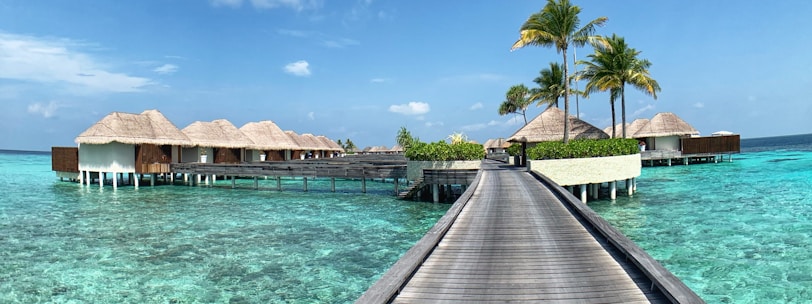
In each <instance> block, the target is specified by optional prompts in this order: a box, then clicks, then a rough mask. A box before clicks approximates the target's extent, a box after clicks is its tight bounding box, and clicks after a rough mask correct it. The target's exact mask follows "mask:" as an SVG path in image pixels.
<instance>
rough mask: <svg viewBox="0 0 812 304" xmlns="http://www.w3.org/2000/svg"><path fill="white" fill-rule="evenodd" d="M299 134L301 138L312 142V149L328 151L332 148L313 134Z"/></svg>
mask: <svg viewBox="0 0 812 304" xmlns="http://www.w3.org/2000/svg"><path fill="white" fill-rule="evenodd" d="M299 136H300V138H302V139H304V140H305V141H306V142H308V143H309V144H310V146H311V147H312V148H311V150H317V151H328V150H330V148H329V147H328V146H327V145H325V144H324V143H323V142H322V141H321V140H319V139H318V138H317V137H316V136H315V135H313V134H310V133H304V134H302V135H299Z"/></svg>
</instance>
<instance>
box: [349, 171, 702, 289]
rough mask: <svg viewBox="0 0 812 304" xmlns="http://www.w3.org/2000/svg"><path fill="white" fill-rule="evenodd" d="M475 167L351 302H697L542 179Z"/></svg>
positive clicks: (617, 234) (575, 201)
mask: <svg viewBox="0 0 812 304" xmlns="http://www.w3.org/2000/svg"><path fill="white" fill-rule="evenodd" d="M482 167H483V169H482V170H480V171H479V173H478V174H477V176H476V178H475V179H474V181H473V183H472V184H471V185H470V186H469V187H468V189H467V190H466V192H465V193H463V195H462V196H461V197H460V198H459V199H458V200H457V201H456V202H455V203H454V205H453V206H452V207H451V208H450V209H449V211H448V212H447V213H446V215H445V216H443V217H442V218H441V219H440V220H439V221H438V222H437V223H436V224H435V225H434V227H432V229H431V230H430V231H429V232H428V233H427V234H426V235H425V236H424V237H423V238H422V239H421V240H420V241H418V243H417V244H416V245H415V246H414V247H412V248H411V249H410V250H409V251H407V252H406V254H404V256H403V257H402V258H401V259H400V260H398V261H397V262H396V263H395V264H394V265H393V266H392V267H391V268H390V269H389V270H388V271H387V272H386V273H384V275H383V276H382V277H381V278H380V279H379V280H378V281H377V282H376V283H375V284H374V285H372V286H371V287H370V288H369V289H368V290H367V291H366V292H365V293H364V294H363V295H362V296H361V297H360V298H358V300H357V301H356V303H391V302H398V303H400V302H407V303H412V302H419V303H426V302H430V303H434V302H442V303H446V302H460V301H462V302H505V301H522V302H526V301H542V302H551V301H552V302H572V301H575V302H589V303H592V302H600V303H607V302H615V303H628V302H646V303H648V302H654V303H661V302H671V303H704V301H703V300H702V299H700V298H699V297H698V296H697V295H696V294H695V293H694V292H693V291H692V290H690V289H689V288H688V287H687V286H685V285H684V283H682V281H680V280H679V279H678V278H676V277H675V276H674V275H673V274H671V273H670V272H669V271H668V270H667V269H665V268H664V267H663V266H662V265H661V264H660V263H659V262H657V261H656V260H654V259H653V258H651V256H649V255H648V254H647V253H646V252H645V251H643V250H642V249H641V248H639V247H638V246H637V245H636V244H634V242H632V241H631V240H629V239H628V238H627V237H626V236H624V235H623V234H622V233H620V232H619V231H618V230H617V229H615V228H614V227H612V226H611V225H609V223H608V222H606V221H605V220H603V219H602V218H601V217H600V216H598V215H597V214H596V213H595V212H593V211H592V210H591V209H590V208H589V207H587V206H586V205H584V204H583V203H581V202H580V201H579V200H578V199H577V198H575V197H574V196H573V195H572V194H570V193H568V192H567V191H566V190H564V189H563V188H562V187H560V186H558V185H556V184H555V183H553V182H552V181H550V180H549V179H547V178H546V177H544V176H541V175H538V174H533V173H527V172H526V171H523V170H519V169H516V168H511V167H507V166H499V165H498V164H495V163H494V162H489V161H485V162H483V166H482Z"/></svg>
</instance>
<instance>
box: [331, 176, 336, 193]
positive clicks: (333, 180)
mask: <svg viewBox="0 0 812 304" xmlns="http://www.w3.org/2000/svg"><path fill="white" fill-rule="evenodd" d="M330 192H336V178H335V177H331V178H330Z"/></svg>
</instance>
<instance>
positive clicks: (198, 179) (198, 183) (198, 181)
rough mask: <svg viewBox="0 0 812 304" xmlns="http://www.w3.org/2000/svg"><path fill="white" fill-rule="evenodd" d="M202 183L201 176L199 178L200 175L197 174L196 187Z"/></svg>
mask: <svg viewBox="0 0 812 304" xmlns="http://www.w3.org/2000/svg"><path fill="white" fill-rule="evenodd" d="M202 181H203V176H201V175H200V174H197V185H198V186H200V182H202Z"/></svg>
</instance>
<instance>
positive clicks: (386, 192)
mask: <svg viewBox="0 0 812 304" xmlns="http://www.w3.org/2000/svg"><path fill="white" fill-rule="evenodd" d="M143 184H144V183H142V185H143ZM239 184H240V186H244V187H251V186H253V181H251V180H244V181H243V180H241V181H239ZM336 184H337V185H336V188H337V192H336V193H332V192H330V191H329V189H330V184H329V180H316V181H309V183H308V190H309V191H308V192H303V191H302V182H301V180H285V181H284V186H283V187H284V189H285V190H284V191H282V192H277V191H275V190H265V191H255V190H250V189H236V190H232V189H230V185H231V182H230V181H223V182H220V185H222V186H223V187H215V188H206V187H188V186H156V187H148V186H147V187H144V186H142V187H140V188H139V189H137V190H136V189H133V187H129V186H125V187H120V188H118V189H117V190H115V191H114V190H113V189H112V187H111V186H105V188H103V189H99V187H98V185H91V186H90V187H87V186H80V185H78V184H76V183H70V182H60V181H59V180H58V179H57V178H55V175H54V173H53V172H51V170H50V155H47V154H33V153H10V152H0V193H2V195H0V303H346V302H352V301H354V300H355V299H356V298H357V297H359V296H360V295H361V294H362V293H363V292H364V291H365V290H366V289H367V288H368V287H369V286H370V285H372V284H373V283H374V282H375V280H377V279H378V278H379V277H380V276H381V275H382V274H383V273H384V272H385V271H386V270H387V269H388V268H389V267H390V266H391V265H392V264H393V263H394V262H395V261H396V260H397V259H398V258H399V257H400V256H401V255H402V254H403V253H405V252H406V251H407V250H408V249H409V248H410V247H411V246H412V245H413V244H414V243H415V242H416V241H417V240H419V239H420V238H421V237H422V236H423V234H425V232H426V231H428V229H429V228H430V227H431V226H433V225H434V223H435V222H436V221H437V219H439V218H440V217H441V216H442V215H443V214H444V213H445V212H446V210H447V209H448V207H450V205H448V204H432V203H416V202H405V201H398V200H397V199H395V197H394V196H392V195H391V194H390V192H391V191H393V189H394V186H393V185H392V184H391V183H381V182H370V181H368V182H367V193H366V194H364V193H361V191H360V187H361V185H360V181H340V180H339V181H337V183H336ZM261 187H267V188H269V189H275V187H276V182H275V180H268V181H264V180H262V181H261Z"/></svg>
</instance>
